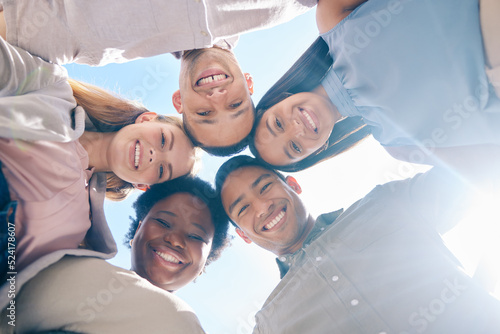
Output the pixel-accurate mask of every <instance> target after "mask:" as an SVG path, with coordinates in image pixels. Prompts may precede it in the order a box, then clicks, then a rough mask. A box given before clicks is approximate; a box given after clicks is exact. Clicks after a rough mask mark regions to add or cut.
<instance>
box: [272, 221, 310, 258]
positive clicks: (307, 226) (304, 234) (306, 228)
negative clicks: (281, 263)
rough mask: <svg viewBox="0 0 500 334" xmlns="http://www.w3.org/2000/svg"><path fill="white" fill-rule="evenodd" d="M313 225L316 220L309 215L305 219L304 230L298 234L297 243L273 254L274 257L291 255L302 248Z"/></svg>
mask: <svg viewBox="0 0 500 334" xmlns="http://www.w3.org/2000/svg"><path fill="white" fill-rule="evenodd" d="M314 224H316V218H314V217H313V216H311V215H309V216H308V217H307V222H306V224H305V226H304V230H303V231H302V233H301V234H300V238H299V239H298V240H297V242H296V243H295V244H294V245H293V246H290V247H289V248H287V249H282V250H279V251H277V252H275V255H277V256H281V255H286V254H293V253H295V252H296V251H298V250H299V249H300V248H302V246H303V244H304V241H305V240H306V239H307V236H308V235H309V233H311V230H312V229H313V227H314Z"/></svg>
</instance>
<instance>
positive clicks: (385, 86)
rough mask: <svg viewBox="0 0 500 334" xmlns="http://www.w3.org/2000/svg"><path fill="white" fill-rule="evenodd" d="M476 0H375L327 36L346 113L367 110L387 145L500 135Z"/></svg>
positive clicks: (332, 90)
mask: <svg viewBox="0 0 500 334" xmlns="http://www.w3.org/2000/svg"><path fill="white" fill-rule="evenodd" d="M478 9H479V8H478V1H477V0H461V1H459V2H457V1H454V0H369V1H367V2H366V3H364V4H363V5H361V6H359V7H357V8H356V9H355V10H354V11H353V12H352V13H351V14H350V15H349V16H347V17H346V18H345V19H344V20H343V21H341V22H340V23H339V24H337V25H336V26H335V27H334V28H333V29H332V30H330V31H329V32H327V33H325V34H322V35H321V37H322V38H323V39H324V40H325V41H326V43H327V44H328V45H329V48H330V54H331V56H332V57H333V66H332V68H331V70H330V71H329V72H328V74H327V76H326V78H325V79H324V81H323V82H322V85H323V87H324V88H325V90H326V91H327V93H328V95H329V97H330V99H331V100H332V102H333V103H334V104H335V105H336V106H337V108H338V109H339V111H340V113H341V114H342V115H344V116H362V117H363V119H364V121H365V122H366V123H367V124H368V125H369V126H371V128H372V133H373V136H374V137H375V139H377V140H378V141H379V142H380V143H381V144H382V145H385V146H406V145H424V146H426V147H452V146H463V145H476V144H488V143H496V144H499V143H500V100H499V99H498V97H497V96H496V95H495V93H494V90H493V88H492V86H491V85H490V84H489V83H488V81H487V77H486V73H485V64H484V53H483V45H482V36H481V30H480V24H479V10H478Z"/></svg>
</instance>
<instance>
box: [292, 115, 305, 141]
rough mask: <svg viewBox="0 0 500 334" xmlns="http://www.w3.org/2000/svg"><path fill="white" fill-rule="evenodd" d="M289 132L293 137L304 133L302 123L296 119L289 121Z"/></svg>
mask: <svg viewBox="0 0 500 334" xmlns="http://www.w3.org/2000/svg"><path fill="white" fill-rule="evenodd" d="M290 125H291V126H290V133H291V135H292V136H294V137H299V136H303V135H304V125H303V124H302V123H301V122H299V121H298V120H296V119H293V120H292V121H291V122H290Z"/></svg>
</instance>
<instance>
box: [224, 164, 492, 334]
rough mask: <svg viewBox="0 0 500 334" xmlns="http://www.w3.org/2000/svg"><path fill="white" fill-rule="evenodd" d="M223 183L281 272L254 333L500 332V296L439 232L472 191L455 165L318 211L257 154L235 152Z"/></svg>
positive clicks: (241, 224)
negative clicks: (471, 273)
mask: <svg viewBox="0 0 500 334" xmlns="http://www.w3.org/2000/svg"><path fill="white" fill-rule="evenodd" d="M215 182H216V186H217V189H218V191H219V194H220V199H221V202H222V205H223V207H224V210H225V211H226V213H227V214H228V216H229V218H230V219H231V220H232V222H233V223H234V224H235V225H236V231H237V233H238V234H239V235H240V236H241V237H242V238H243V239H244V240H245V241H247V242H255V243H256V244H257V245H258V246H260V247H262V248H264V249H266V250H269V251H271V252H273V253H274V254H276V255H278V259H277V262H278V266H279V268H280V271H281V274H282V280H281V282H280V283H279V284H278V286H277V287H276V288H275V290H274V291H273V292H272V293H271V295H270V296H269V297H268V299H267V301H266V302H265V304H264V306H263V308H262V309H261V310H260V311H259V312H258V313H257V315H256V326H255V328H254V333H349V334H352V333H416V332H418V333H422V332H425V333H436V334H438V333H440V334H442V333H464V334H465V333H467V334H470V333H494V332H498V331H499V329H500V303H499V301H498V300H496V299H494V298H493V297H491V296H490V295H489V294H488V293H487V292H486V291H484V290H483V289H482V288H480V287H478V286H476V285H475V282H473V280H472V279H471V278H470V277H468V276H467V275H466V274H464V272H463V270H462V268H461V265H460V263H459V262H458V260H456V258H455V257H454V256H453V255H452V254H451V253H450V252H449V250H448V249H447V247H446V246H445V244H444V243H443V241H442V239H441V237H440V233H443V232H444V231H445V230H447V229H449V228H451V227H452V225H453V224H454V223H456V222H458V220H459V218H460V212H461V211H463V209H464V208H465V205H463V204H465V203H466V201H467V196H466V195H469V193H468V192H467V191H468V189H466V187H465V186H463V185H462V184H461V183H460V180H457V179H456V178H455V177H454V176H453V175H451V173H445V172H443V171H440V170H438V169H433V170H431V171H430V172H428V173H425V174H420V175H417V176H416V177H414V178H412V179H407V180H403V181H395V182H391V183H388V184H385V185H382V186H377V187H376V188H375V189H374V190H373V191H371V192H370V193H369V194H368V195H367V196H365V197H364V198H362V199H361V200H359V201H358V202H356V203H355V204H353V205H352V206H351V207H349V208H348V209H347V210H345V211H343V210H338V211H335V212H332V213H327V214H324V215H321V216H319V217H318V218H317V219H315V218H314V217H312V216H311V215H310V214H309V213H308V212H307V210H306V208H305V206H304V204H303V203H302V202H301V200H300V199H299V196H298V193H300V191H301V190H300V187H299V185H298V183H297V182H296V181H295V180H293V179H292V178H284V177H283V176H282V175H280V174H278V173H277V172H275V171H273V170H270V169H268V168H267V167H264V166H263V165H261V164H260V163H259V162H258V161H256V160H255V159H253V158H250V157H247V156H237V157H234V158H232V159H230V160H228V161H227V162H226V163H225V164H224V165H222V167H221V168H220V169H219V171H218V173H217V176H216V181H215ZM459 209H460V210H459ZM475 305H482V306H483V307H482V308H481V310H478V309H477V307H476V306H475Z"/></svg>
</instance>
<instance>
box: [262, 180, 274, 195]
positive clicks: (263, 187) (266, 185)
mask: <svg viewBox="0 0 500 334" xmlns="http://www.w3.org/2000/svg"><path fill="white" fill-rule="evenodd" d="M271 184H272V182H269V183H266V184H265V185H263V186H262V188H261V189H260V193H261V194H262V193H263V192H265V191H266V190H267V189H268V188H269V187H270V186H271Z"/></svg>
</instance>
